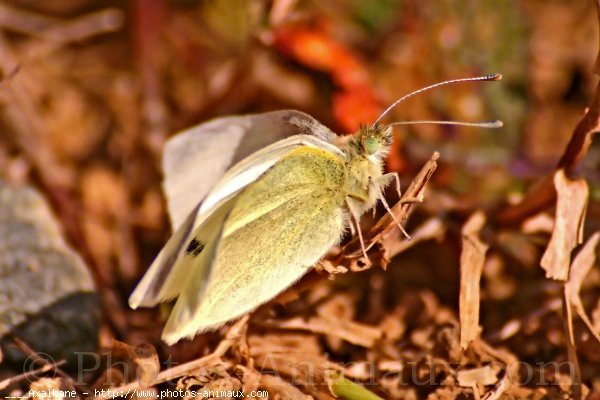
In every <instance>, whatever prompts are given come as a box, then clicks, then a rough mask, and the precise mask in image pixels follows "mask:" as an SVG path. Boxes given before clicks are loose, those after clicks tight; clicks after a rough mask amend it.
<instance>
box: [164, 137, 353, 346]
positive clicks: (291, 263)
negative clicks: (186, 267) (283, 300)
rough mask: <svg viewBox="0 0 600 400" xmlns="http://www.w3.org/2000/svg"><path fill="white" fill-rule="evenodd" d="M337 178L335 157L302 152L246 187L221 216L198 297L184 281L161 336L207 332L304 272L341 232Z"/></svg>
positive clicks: (171, 339)
mask: <svg viewBox="0 0 600 400" xmlns="http://www.w3.org/2000/svg"><path fill="white" fill-rule="evenodd" d="M343 178H344V165H343V162H342V161H341V159H340V158H339V157H338V156H337V155H334V154H332V153H330V152H328V151H325V150H321V149H315V148H310V147H303V148H301V149H297V150H294V151H293V152H292V153H290V154H288V155H287V156H286V157H284V158H283V159H282V160H281V161H280V162H278V163H277V164H276V165H275V167H274V168H272V169H270V170H269V171H268V172H266V173H265V174H264V175H263V176H262V177H261V178H260V179H258V180H257V181H256V182H254V183H253V184H252V185H250V186H248V187H247V188H246V189H245V190H244V191H243V192H242V193H241V194H240V195H239V198H238V199H237V201H236V204H235V206H234V207H233V209H232V210H231V213H230V215H229V216H228V218H227V221H226V223H225V227H224V230H223V233H222V239H221V241H220V243H219V246H218V249H217V251H216V255H215V260H214V265H213V268H212V271H211V274H210V279H209V282H208V286H207V287H206V290H205V292H204V296H203V297H202V298H198V297H197V296H194V295H193V294H194V291H195V290H196V287H195V285H196V283H195V282H193V279H190V280H188V284H187V285H186V287H185V288H184V289H183V291H182V294H181V295H180V296H179V298H178V300H177V303H176V305H175V307H174V309H173V311H172V313H171V316H170V317H169V320H168V322H167V325H166V326H165V330H164V332H163V339H164V340H165V341H166V342H167V343H175V342H176V341H178V340H179V339H181V338H183V337H191V336H193V335H195V334H196V333H197V332H201V331H206V330H210V329H214V328H216V327H218V326H219V325H221V324H223V323H225V322H227V321H229V320H231V319H234V318H236V317H238V316H240V315H243V314H245V313H247V312H249V311H251V310H253V309H254V308H256V307H258V306H259V305H261V304H263V303H265V302H267V301H268V300H269V299H271V298H273V297H274V296H276V295H277V294H278V293H280V292H282V291H283V290H284V289H285V288H287V287H288V286H290V285H291V284H292V283H294V282H295V281H296V280H297V279H299V278H300V277H301V276H302V275H303V274H305V273H306V272H307V271H308V270H309V268H310V267H311V266H313V265H314V264H315V263H316V262H317V261H318V260H319V259H321V258H322V257H323V255H324V254H325V253H326V252H327V251H328V250H329V248H330V247H331V246H332V245H334V244H335V243H336V242H338V241H339V239H340V236H341V234H342V232H343V226H344V218H345V217H344V213H343V210H342V206H341V204H342V202H343V197H342V193H341V189H340V188H341V182H342V181H343Z"/></svg>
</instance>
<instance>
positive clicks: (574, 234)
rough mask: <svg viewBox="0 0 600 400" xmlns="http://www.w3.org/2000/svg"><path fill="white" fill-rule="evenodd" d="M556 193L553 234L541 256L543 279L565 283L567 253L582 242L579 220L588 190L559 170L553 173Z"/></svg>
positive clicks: (582, 213) (568, 258) (584, 184)
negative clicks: (544, 274)
mask: <svg viewBox="0 0 600 400" xmlns="http://www.w3.org/2000/svg"><path fill="white" fill-rule="evenodd" d="M554 187H555V188H556V192H557V195H558V196H557V201H556V217H555V221H556V222H555V224H554V231H553V232H552V237H551V238H550V242H549V243H548V247H547V248H546V252H545V253H544V255H543V256H542V261H541V266H542V268H543V269H544V270H545V271H546V277H547V278H551V279H556V280H561V281H566V280H567V278H568V276H569V265H570V264H571V251H573V249H574V248H575V246H577V245H578V244H581V242H582V240H583V237H582V235H583V220H584V217H585V211H586V208H587V203H588V194H589V189H588V185H587V183H586V182H585V180H583V179H577V180H571V179H569V178H567V177H566V175H565V172H564V171H563V170H562V169H561V170H558V171H557V172H556V173H555V174H554Z"/></svg>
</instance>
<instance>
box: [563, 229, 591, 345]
mask: <svg viewBox="0 0 600 400" xmlns="http://www.w3.org/2000/svg"><path fill="white" fill-rule="evenodd" d="M599 241H600V232H596V233H595V234H594V235H593V236H592V237H591V238H590V239H589V240H588V241H587V242H586V244H585V245H584V246H583V248H582V249H581V250H579V253H577V256H575V259H574V260H573V263H572V264H571V271H570V273H569V281H568V282H567V283H566V287H565V290H566V291H567V295H568V297H569V301H570V303H571V305H572V306H573V307H575V310H576V311H577V314H578V315H579V317H580V318H581V319H582V320H583V322H584V323H585V325H586V327H587V328H588V330H589V331H590V333H591V334H592V335H593V336H594V338H596V340H597V341H598V342H599V343H600V333H599V331H597V330H596V329H595V328H594V325H593V324H592V322H591V321H590V319H589V318H588V316H587V314H586V312H585V309H584V308H583V303H582V301H581V297H580V293H579V292H580V291H581V285H582V284H583V280H584V279H585V277H586V275H587V274H588V272H589V271H590V270H591V269H592V267H593V266H594V263H595V262H596V247H598V242H599Z"/></svg>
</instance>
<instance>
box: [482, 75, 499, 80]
mask: <svg viewBox="0 0 600 400" xmlns="http://www.w3.org/2000/svg"><path fill="white" fill-rule="evenodd" d="M501 79H502V74H490V75H486V76H485V80H486V81H499V80H501Z"/></svg>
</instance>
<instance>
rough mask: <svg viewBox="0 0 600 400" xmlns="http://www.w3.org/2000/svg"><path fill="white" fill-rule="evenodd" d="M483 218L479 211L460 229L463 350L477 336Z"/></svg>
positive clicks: (482, 251) (484, 245) (485, 246)
mask: <svg viewBox="0 0 600 400" xmlns="http://www.w3.org/2000/svg"><path fill="white" fill-rule="evenodd" d="M484 224H485V215H484V214H483V212H481V211H478V212H476V213H475V214H473V215H472V216H471V217H470V218H469V219H468V220H467V222H466V223H465V225H464V226H463V228H462V252H461V254H460V299H459V307H460V347H461V348H462V349H466V348H467V346H468V344H469V342H471V341H472V340H473V339H475V338H476V337H477V335H478V333H479V296H480V295H479V282H480V280H481V273H482V271H483V263H484V262H485V253H486V252H487V249H488V245H487V244H485V243H483V242H482V241H481V240H480V239H479V231H480V230H481V228H483V226H484Z"/></svg>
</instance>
